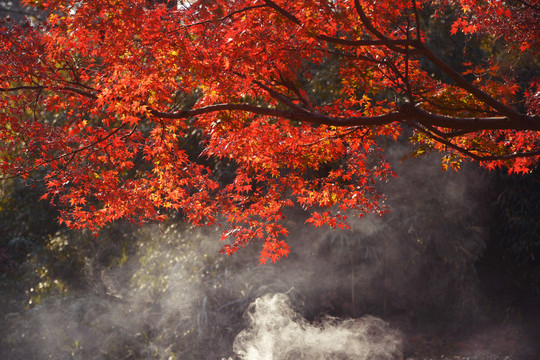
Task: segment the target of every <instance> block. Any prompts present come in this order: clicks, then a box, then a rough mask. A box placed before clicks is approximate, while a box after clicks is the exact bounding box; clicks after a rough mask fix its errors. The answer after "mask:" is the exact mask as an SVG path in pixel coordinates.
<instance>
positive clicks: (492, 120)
mask: <svg viewBox="0 0 540 360" xmlns="http://www.w3.org/2000/svg"><path fill="white" fill-rule="evenodd" d="M400 112H401V113H402V114H404V115H405V116H407V117H409V118H411V119H414V120H416V121H418V122H420V123H423V124H429V125H432V126H437V127H443V128H448V129H459V130H471V131H479V130H533V131H540V117H539V116H520V117H519V118H518V119H515V118H509V117H506V116H496V117H466V118H462V117H452V116H444V115H439V114H434V113H431V112H429V111H426V110H423V109H420V108H419V107H416V106H413V105H411V104H406V105H404V106H402V107H401V108H400Z"/></svg>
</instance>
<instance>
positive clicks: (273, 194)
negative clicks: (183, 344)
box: [0, 0, 540, 262]
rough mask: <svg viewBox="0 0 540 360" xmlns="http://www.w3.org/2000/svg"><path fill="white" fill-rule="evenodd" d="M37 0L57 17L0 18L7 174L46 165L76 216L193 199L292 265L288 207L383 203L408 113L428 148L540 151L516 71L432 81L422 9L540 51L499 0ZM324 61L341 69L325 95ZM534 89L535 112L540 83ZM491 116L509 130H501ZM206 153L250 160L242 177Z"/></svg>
mask: <svg viewBox="0 0 540 360" xmlns="http://www.w3.org/2000/svg"><path fill="white" fill-rule="evenodd" d="M27 2H28V3H34V4H35V5H37V6H40V7H41V8H43V9H44V10H46V11H48V14H49V16H48V20H47V21H46V22H44V23H42V24H37V25H36V24H33V25H16V24H13V23H9V22H7V21H4V22H3V23H2V24H0V50H1V51H0V65H1V66H2V69H3V71H2V73H1V74H0V89H1V91H2V92H1V93H0V96H1V97H0V138H1V139H2V145H1V146H0V159H1V160H0V170H1V171H2V172H3V173H6V174H8V173H9V174H19V175H23V176H28V177H30V176H33V175H34V174H35V173H36V172H38V171H45V175H44V180H45V181H46V184H47V188H48V192H47V193H46V194H45V195H44V198H48V199H50V201H52V202H53V203H55V204H57V205H58V206H59V207H60V209H61V213H62V217H61V222H64V223H66V224H67V225H68V226H70V227H74V228H78V227H89V228H91V229H93V230H96V229H98V228H99V227H101V226H103V225H104V224H106V223H107V222H111V221H114V220H116V219H120V218H129V219H133V220H136V221H145V220H149V219H158V220H159V219H163V218H164V214H165V213H166V212H167V211H178V212H181V213H182V214H183V215H184V216H185V217H186V219H188V220H189V221H191V222H193V223H194V224H214V223H225V224H226V225H227V229H226V230H225V232H224V237H223V238H224V239H230V240H231V242H230V243H228V244H227V245H225V247H224V251H225V252H226V253H232V252H235V251H236V250H237V249H239V248H240V247H243V246H245V245H246V244H247V243H248V242H249V241H251V240H253V239H260V240H262V241H263V249H262V251H261V262H266V261H267V260H269V259H270V260H272V261H276V260H277V259H279V258H280V257H282V256H284V255H287V253H288V252H289V247H288V245H287V244H286V242H285V241H284V237H285V236H286V234H287V229H286V228H285V225H284V224H285V220H286V219H285V214H284V210H285V209H286V208H288V207H292V206H297V205H299V206H301V207H302V208H304V209H305V210H306V211H308V212H309V217H308V220H307V222H308V223H312V224H313V225H314V226H321V225H329V226H331V227H340V228H343V227H347V226H348V225H347V214H348V213H349V210H351V209H352V210H356V212H357V213H358V214H359V215H363V214H366V213H368V212H380V211H382V209H381V208H380V206H379V203H380V199H381V195H380V194H378V193H377V191H376V190H375V188H374V185H375V183H376V181H377V180H381V179H385V178H386V177H387V176H389V175H391V170H390V169H389V167H388V165H387V164H386V163H385V161H384V159H383V158H382V157H381V152H380V149H379V148H378V146H377V145H376V140H377V139H380V138H381V137H391V138H393V139H394V140H395V139H396V138H397V137H398V136H399V135H400V133H401V129H400V126H399V122H403V123H407V124H408V125H411V126H413V127H414V128H415V129H416V130H417V132H418V136H417V138H416V140H417V141H418V142H419V144H420V145H421V146H423V145H426V146H430V147H434V148H438V149H440V150H443V149H444V150H447V151H449V152H450V153H451V154H453V155H452V156H455V157H458V158H459V157H461V156H469V157H472V158H473V159H474V158H476V159H477V160H481V161H484V164H485V165H486V166H488V167H490V168H492V167H497V166H501V165H506V166H508V167H510V168H511V170H512V171H515V172H522V171H526V170H527V169H528V168H530V167H531V166H533V165H534V164H535V163H536V162H537V160H538V146H539V145H540V144H539V142H538V128H539V126H538V124H536V123H534V124H533V125H534V126H532V127H531V128H530V129H529V128H527V127H526V126H525V125H523V124H522V123H521V122H520V121H521V118H519V119H518V117H516V116H513V114H514V113H513V110H508V109H507V105H508V103H509V101H510V99H511V98H512V97H513V96H514V95H515V93H516V91H517V90H518V89H517V88H516V87H517V85H516V83H515V82H512V81H501V79H500V78H499V77H489V71H492V72H493V71H496V69H495V68H487V70H486V71H488V72H487V73H486V74H483V73H481V70H482V69H474V73H475V75H476V76H477V81H473V82H471V83H470V84H465V85H463V83H462V82H461V83H460V82H459V81H460V80H459V79H458V80H457V81H458V83H457V84H455V85H450V84H445V83H442V82H440V81H438V80H435V79H433V78H432V77H431V75H430V74H428V73H427V72H426V71H424V70H423V69H422V68H421V66H420V61H419V59H420V57H421V56H425V57H427V58H428V59H430V60H431V61H434V62H435V64H436V65H437V66H440V67H442V68H444V66H445V65H444V64H443V65H441V63H440V62H439V60H437V59H436V58H434V55H433V54H432V53H431V52H429V50H428V49H426V48H425V47H424V46H423V45H422V41H423V34H422V31H421V29H419V28H418V26H419V24H418V12H419V10H420V9H421V8H422V7H423V6H432V7H436V6H439V7H444V6H446V5H454V6H460V9H461V11H462V12H463V14H464V15H463V16H460V17H459V19H458V20H457V21H456V23H455V24H454V27H453V30H452V32H457V31H458V30H461V31H464V32H466V33H474V32H489V31H495V32H498V33H500V34H502V36H504V37H505V38H506V39H507V41H509V42H516V41H518V40H519V41H521V43H520V44H521V45H520V47H521V50H522V51H528V50H531V51H536V49H537V45H538V33H529V32H528V31H526V27H525V25H526V23H527V21H530V20H531V19H537V15H536V14H537V12H536V13H534V14H532V15H531V14H529V15H527V14H525V13H524V12H520V13H518V12H516V13H510V15H511V19H512V22H513V23H512V26H514V25H513V24H514V23H515V24H516V26H518V31H514V32H513V33H514V34H517V33H519V34H523V36H524V37H521V38H517V37H515V36H514V37H511V36H510V35H509V32H508V31H506V30H507V27H506V26H507V24H508V22H507V21H506V20H503V19H505V18H507V17H508V11H511V10H512V9H510V10H508V9H509V8H508V7H507V6H505V5H504V4H503V2H499V1H473V0H460V1H457V0H456V1H451V2H450V1H448V2H446V3H445V2H437V3H435V2H432V1H427V0H423V1H412V2H404V1H386V2H382V3H381V2H378V1H371V0H370V1H367V0H364V1H359V0H355V1H352V0H351V1H338V2H336V1H324V0H299V1H270V0H265V1H262V0H253V1H248V0H234V1H230V0H228V1H225V0H213V1H208V0H198V1H190V2H179V6H178V7H177V8H171V7H166V6H163V5H154V6H149V4H150V3H152V2H151V1H147V0H95V1H86V2H80V1H56V0H40V1H27ZM437 4H438V5H437ZM530 4H531V6H535V7H536V6H537V5H536V4H537V3H536V1H531V2H530ZM488 10H489V11H488ZM516 36H517V35H516ZM434 59H435V60H434ZM329 63H330V65H328V64H329ZM325 66H333V67H334V69H335V70H336V71H335V74H334V75H335V76H337V79H336V80H335V84H334V85H329V86H332V87H334V88H333V89H330V90H331V91H330V93H331V94H333V95H332V96H326V97H325V98H319V97H318V96H317V91H320V89H317V84H318V83H317V81H318V79H317V78H316V76H318V75H317V72H316V70H317V69H318V68H324V67H325ZM446 71H448V72H450V74H451V77H452V76H453V77H454V78H455V77H456V75H455V74H453V73H452V70H446ZM472 72H473V70H472V69H471V73H472ZM314 74H315V78H314ZM458 76H459V75H458ZM505 80H506V79H505ZM536 84H537V82H536ZM524 91H525V93H526V99H527V104H529V108H530V111H532V113H531V114H530V115H531V116H536V113H535V111H537V110H538V96H537V95H538V87H537V85H534V83H533V84H532V85H531V87H530V88H529V89H524ZM478 94H480V95H478ZM482 94H487V95H486V96H484V95H482ZM486 97H487V98H488V99H487V101H486ZM402 99H408V101H409V103H411V104H412V103H414V104H418V106H417V107H416V108H415V107H406V106H405V107H404V106H402V103H403V100H402ZM494 102H495V103H497V104H499V103H500V104H501V106H497V104H495V105H496V106H495V107H493V103H494ZM400 104H401V105H400ZM420 105H421V106H422V107H423V109H422V110H419V109H420ZM434 113H436V115H434ZM493 115H499V116H509V118H510V119H511V121H509V122H508V124H510V125H507V124H506V123H505V122H504V121H503V120H504V119H503V120H501V119H499V118H497V120H496V121H498V122H497V124H499V125H497V126H495V125H492V119H491V118H489V117H490V116H493ZM470 117H474V120H471V121H469V122H468V123H466V124H465V125H459V124H464V123H465V122H464V121H463V119H466V118H470ZM531 119H532V118H531ZM534 119H536V120H537V118H534ZM447 124H450V125H447ZM452 124H456V127H455V128H454V127H453V125H452ZM500 124H502V125H500ZM516 124H517V125H516ZM460 126H462V127H461V128H460ZM454 130H455V132H454ZM194 132H196V133H198V134H200V135H199V139H200V142H201V144H200V145H201V147H202V148H203V151H202V154H201V155H200V157H199V158H193V153H192V150H189V144H188V142H189V141H188V138H189V137H190V136H191V135H192V134H193V133H194ZM422 134H423V135H422ZM420 135H422V136H420ZM520 153H523V154H525V155H526V156H517V155H515V154H520ZM208 158H210V159H212V161H214V162H220V161H221V162H229V163H232V164H234V168H235V169H236V170H235V174H234V177H233V179H232V180H230V181H225V182H224V181H223V179H220V178H219V174H216V173H215V171H213V169H212V168H210V167H209V166H208V161H206V159H208ZM452 159H454V158H452ZM449 161H450V160H449ZM451 161H454V160H451ZM452 164H453V162H452Z"/></svg>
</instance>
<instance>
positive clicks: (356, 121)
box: [149, 103, 403, 127]
mask: <svg viewBox="0 0 540 360" xmlns="http://www.w3.org/2000/svg"><path fill="white" fill-rule="evenodd" d="M219 111H243V112H248V113H252V114H257V115H266V116H274V117H280V118H284V119H289V120H293V121H300V122H307V123H311V124H316V125H328V126H339V127H343V126H381V125H387V124H390V123H393V122H399V121H402V120H403V115H402V114H400V113H399V112H391V113H388V114H384V115H376V116H349V117H339V116H329V115H324V114H321V113H318V112H312V111H308V110H305V109H302V111H300V110H280V109H275V108H268V107H261V106H257V105H251V104H236V103H226V104H215V105H208V106H205V107H201V108H197V109H192V110H183V111H178V112H174V113H169V112H162V111H158V110H153V109H150V110H149V112H150V114H151V115H152V116H155V117H158V118H163V119H186V118H190V117H194V116H198V115H203V114H210V113H214V112H219Z"/></svg>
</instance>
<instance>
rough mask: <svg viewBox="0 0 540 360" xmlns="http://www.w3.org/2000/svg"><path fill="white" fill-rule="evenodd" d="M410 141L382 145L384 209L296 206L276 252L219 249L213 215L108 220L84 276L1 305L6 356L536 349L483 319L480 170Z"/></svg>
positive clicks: (510, 328) (484, 204) (486, 232)
mask: <svg viewBox="0 0 540 360" xmlns="http://www.w3.org/2000/svg"><path fill="white" fill-rule="evenodd" d="M406 152H407V148H405V147H401V146H394V147H391V148H390V150H388V153H387V154H386V155H387V156H388V158H389V159H390V160H391V161H392V163H393V164H394V169H395V171H396V172H397V173H398V177H396V178H394V179H391V180H390V181H389V182H388V183H385V184H381V185H380V189H381V191H382V192H383V193H385V194H386V195H387V201H386V205H387V207H388V210H389V213H388V214H386V215H385V216H383V217H379V216H368V217H365V218H363V219H359V220H351V226H352V229H351V230H349V231H334V230H330V229H313V228H311V227H309V226H307V225H305V224H303V221H304V219H303V216H304V215H303V214H302V213H301V212H298V213H294V212H292V213H291V214H289V220H288V221H289V227H290V230H291V234H290V237H289V243H290V245H291V254H290V255H289V257H288V258H285V259H283V260H281V261H279V262H278V263H276V264H266V265H263V266H259V265H258V256H257V253H258V251H259V246H258V244H254V245H252V246H251V247H248V248H247V249H243V250H242V251H240V252H239V253H238V254H235V255H233V256H225V255H222V254H220V253H219V252H218V251H219V249H220V248H221V246H222V245H223V244H221V243H220V242H219V241H218V238H219V229H209V228H204V229H200V228H193V227H191V226H188V225H186V224H182V223H180V222H174V221H171V222H169V223H166V224H162V225H157V224H150V225H146V226H143V227H142V228H136V227H126V228H124V229H122V230H121V231H120V230H114V229H113V230H109V231H105V232H103V233H102V234H100V237H99V239H98V240H91V241H93V244H94V245H95V247H94V248H93V249H92V251H90V252H89V253H88V254H87V256H86V257H85V266H84V271H83V273H82V274H81V279H80V286H78V287H77V288H76V289H70V291H69V292H64V293H62V294H59V295H54V296H49V297H47V298H45V299H43V300H42V301H41V302H39V304H37V305H31V306H29V309H28V310H27V311H24V312H16V313H10V314H8V316H6V318H5V319H4V321H5V324H4V325H5V326H4V328H5V329H6V330H5V331H4V332H3V337H4V339H3V342H2V344H3V345H2V348H1V349H0V350H1V351H2V352H3V353H4V356H3V358H5V359H22V358H31V359H50V358H52V359H239V360H259V359H261V360H262V359H265V360H266V359H269V360H270V359H276V360H277V359H404V358H410V359H428V358H433V357H437V358H442V359H444V358H447V359H450V358H452V359H455V358H467V357H471V358H474V359H495V360H498V359H501V360H502V359H514V360H522V359H523V360H527V359H534V358H535V356H536V355H538V344H537V343H536V342H535V340H536V339H535V338H534V334H530V333H528V331H527V328H525V327H523V326H522V325H521V324H520V323H518V322H515V321H508V322H506V323H505V322H502V321H501V322H497V321H494V320H493V316H492V314H491V313H490V310H489V309H490V300H489V299H488V298H486V296H485V294H484V293H483V290H482V286H481V284H480V280H479V278H478V274H477V273H476V270H475V263H476V262H477V261H478V260H479V259H480V258H481V257H482V254H483V251H484V249H485V247H486V243H487V240H488V238H489V236H490V231H491V227H492V226H493V224H492V223H491V221H492V219H491V218H490V216H489V212H488V211H487V208H488V202H489V198H488V192H489V186H486V184H489V182H488V181H487V180H486V179H485V178H484V177H485V174H484V173H483V172H482V171H480V170H479V169H478V168H476V167H474V166H472V165H469V164H463V169H462V171H461V172H459V173H455V172H451V171H442V170H440V166H439V164H440V158H439V157H437V156H430V157H426V158H424V159H415V160H414V161H411V160H405V161H401V158H402V157H403V156H404V155H405V154H406ZM91 236H92V235H89V234H82V233H67V234H65V233H62V234H57V235H56V237H52V238H51V239H50V242H55V241H56V242H58V241H60V240H59V239H60V238H63V239H65V240H66V245H65V246H66V247H69V246H70V245H69V244H77V243H79V242H80V241H82V240H81V239H85V240H84V241H90V240H88V239H87V238H85V237H91ZM119 242H120V243H124V244H125V243H128V244H130V245H129V251H128V252H129V253H128V254H127V255H126V254H124V256H122V254H123V253H122V252H123V251H124V252H125V251H126V250H125V249H120V250H118V249H116V250H114V251H113V250H111V249H112V247H114V246H115V245H114V244H118V243H119ZM513 339H516V341H517V342H518V343H515V342H511V341H510V340H513Z"/></svg>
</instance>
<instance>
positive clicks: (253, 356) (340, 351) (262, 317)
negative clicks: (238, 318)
mask: <svg viewBox="0 0 540 360" xmlns="http://www.w3.org/2000/svg"><path fill="white" fill-rule="evenodd" d="M248 314H249V321H250V325H249V327H248V328H247V329H245V330H243V331H242V332H240V333H239V334H238V336H237V337H236V339H235V341H234V352H235V353H236V354H237V356H238V357H239V358H240V359H243V360H273V359H280V360H287V359H295V360H300V359H313V360H316V359H340V360H341V359H343V360H345V359H357V360H362V359H379V360H384V359H397V358H400V357H401V352H400V345H401V337H400V335H399V333H398V332H397V331H396V330H393V329H391V328H389V326H388V325H387V323H385V322H384V321H382V320H380V319H378V318H375V317H373V316H364V317H362V318H360V319H349V320H339V319H336V318H326V319H324V320H323V321H321V322H319V323H316V324H311V323H309V322H308V321H307V320H306V319H304V318H303V317H302V316H301V315H300V314H299V313H298V312H296V311H295V310H294V309H293V307H292V306H291V302H290V301H289V298H288V297H287V295H285V294H273V295H272V294H267V295H265V296H263V297H260V298H258V299H257V300H255V301H254V302H253V303H252V304H251V305H250V307H249V310H248Z"/></svg>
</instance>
